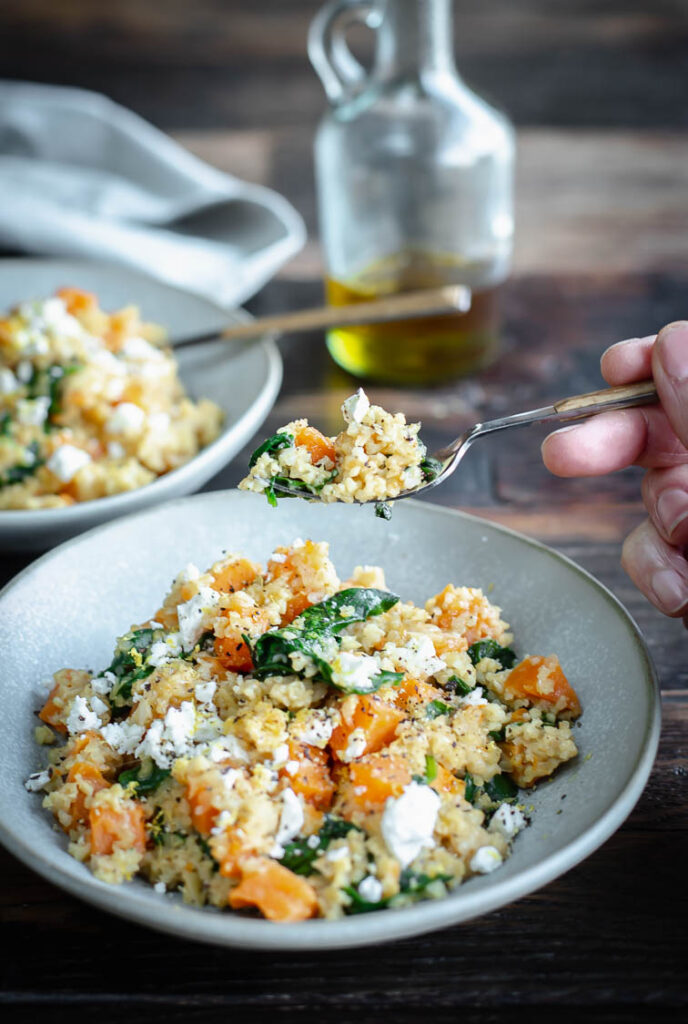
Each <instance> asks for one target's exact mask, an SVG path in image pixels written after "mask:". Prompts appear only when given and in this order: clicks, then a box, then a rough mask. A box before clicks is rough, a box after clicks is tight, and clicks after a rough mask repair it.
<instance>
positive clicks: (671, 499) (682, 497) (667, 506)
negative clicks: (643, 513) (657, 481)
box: [657, 487, 688, 537]
mask: <svg viewBox="0 0 688 1024" xmlns="http://www.w3.org/2000/svg"><path fill="white" fill-rule="evenodd" d="M657 516H658V518H659V519H660V521H661V523H662V526H663V527H664V532H665V534H666V536H667V537H670V536H671V535H672V533H673V532H674V530H675V529H676V527H677V526H679V525H680V524H681V523H682V522H683V520H684V519H686V518H687V517H688V494H687V493H686V492H685V491H681V490H679V489H678V488H677V487H672V488H671V489H670V490H668V491H662V493H661V494H660V496H659V498H658V499H657Z"/></svg>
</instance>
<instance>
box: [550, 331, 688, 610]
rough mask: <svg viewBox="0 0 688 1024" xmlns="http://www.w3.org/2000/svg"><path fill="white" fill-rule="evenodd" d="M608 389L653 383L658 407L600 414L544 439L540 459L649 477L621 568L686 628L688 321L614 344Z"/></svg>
mask: <svg viewBox="0 0 688 1024" xmlns="http://www.w3.org/2000/svg"><path fill="white" fill-rule="evenodd" d="M601 367H602V376H603V377H604V379H605V380H606V381H607V383H608V384H610V385H616V384H630V383H632V382H633V381H637V380H646V379H647V378H649V377H653V378H654V381H655V384H656V386H657V392H658V394H659V398H660V404H659V405H656V406H642V407H639V408H636V409H623V410H619V411H618V412H606V413H601V414H600V415H599V416H594V417H592V419H589V420H586V421H584V422H582V423H577V424H574V425H572V426H568V427H564V428H563V429H562V430H557V431H556V432H555V433H553V434H550V435H549V437H547V438H545V441H544V443H543V445H542V457H543V460H544V463H545V465H546V466H547V468H548V469H549V470H550V472H552V473H555V474H556V475H557V476H566V477H569V476H601V475H603V474H604V473H613V472H614V471H615V470H617V469H623V468H625V467H626V466H631V465H636V466H642V467H644V468H645V469H646V470H647V472H646V473H645V476H644V477H643V483H642V495H643V502H644V503H645V508H646V509H647V513H648V518H647V519H646V520H645V522H644V523H641V525H640V526H638V527H637V528H636V529H635V530H633V532H632V533H631V534H629V536H628V537H627V538H626V540H625V542H624V545H623V552H622V556H621V564H622V565H623V567H624V569H625V570H626V572H627V573H628V575H629V576H630V577H631V579H632V580H633V582H634V583H635V585H636V587H638V589H639V590H640V591H642V593H643V594H645V596H646V597H647V598H648V599H649V600H650V601H651V602H652V603H653V604H654V605H656V607H657V608H659V610H660V611H662V612H664V614H665V615H670V616H672V617H675V618H677V617H679V616H683V618H684V623H685V624H686V625H687V626H688V561H686V547H687V546H688V321H685V320H680V321H677V322H676V323H672V324H668V326H666V327H663V328H662V330H661V331H660V332H659V334H658V335H657V337H656V339H655V338H654V337H648V338H633V339H632V340H630V341H621V342H619V343H618V344H616V345H612V347H611V348H608V349H607V351H606V352H605V353H604V355H603V356H602V360H601Z"/></svg>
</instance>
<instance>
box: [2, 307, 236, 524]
mask: <svg viewBox="0 0 688 1024" xmlns="http://www.w3.org/2000/svg"><path fill="white" fill-rule="evenodd" d="M221 423H222V412H221V410H220V408H219V407H218V406H217V405H215V403H214V402H211V401H208V400H206V399H202V400H200V401H198V402H193V401H191V399H190V398H189V397H188V396H187V395H186V393H185V391H184V388H183V386H182V384H181V382H180V380H179V376H178V373H177V364H176V361H175V359H174V357H173V355H172V352H171V350H170V348H169V347H168V346H167V345H166V344H165V342H164V331H163V329H162V328H161V327H158V326H156V325H155V324H150V323H144V322H142V321H141V319H140V316H139V312H138V310H137V309H136V308H135V307H127V308H125V309H121V310H119V311H117V312H115V313H106V312H104V311H103V310H102V309H101V308H100V306H99V303H98V299H97V298H96V296H95V295H92V294H91V293H89V292H85V291H81V290H79V289H77V288H62V289H60V290H59V291H58V292H57V294H56V295H55V296H53V297H51V298H47V299H41V300H37V301H31V302H22V303H20V304H19V305H18V306H16V307H15V308H14V309H12V310H10V312H9V313H7V314H6V316H5V317H4V318H2V319H0V510H1V509H5V510H7V509H47V508H53V509H54V508H64V507H66V506H68V505H72V504H74V503H75V502H82V501H91V500H92V499H94V498H102V497H106V496H108V495H112V494H118V493H120V492H122V491H130V490H133V489H135V488H138V487H142V486H144V485H145V484H148V483H150V482H151V481H153V480H155V479H156V478H157V477H159V476H161V475H163V474H164V473H167V472H169V471H170V470H172V469H176V468H177V467H178V466H181V465H182V464H183V463H185V462H187V461H188V460H189V459H190V458H192V457H193V456H194V455H196V454H197V453H198V451H199V450H200V449H201V448H202V447H204V446H205V445H207V444H209V443H210V442H211V441H213V440H214V439H215V438H216V437H217V435H218V433H219V431H220V427H221Z"/></svg>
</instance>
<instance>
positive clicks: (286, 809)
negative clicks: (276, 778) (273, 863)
mask: <svg viewBox="0 0 688 1024" xmlns="http://www.w3.org/2000/svg"><path fill="white" fill-rule="evenodd" d="M304 820H305V819H304V814H303V805H302V803H301V801H300V800H299V798H298V796H297V795H296V793H295V792H294V790H293V789H289V788H287V789H284V790H282V811H281V813H280V819H279V825H278V826H277V835H276V836H275V845H274V846H273V848H272V850H271V851H270V856H271V857H281V856H283V854H284V844H285V843H288V842H289V841H290V840H291V839H293V838H294V836H297V835H298V834H299V832H300V831H301V829H302V828H303V823H304Z"/></svg>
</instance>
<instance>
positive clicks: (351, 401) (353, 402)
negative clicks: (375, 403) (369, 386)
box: [342, 388, 370, 423]
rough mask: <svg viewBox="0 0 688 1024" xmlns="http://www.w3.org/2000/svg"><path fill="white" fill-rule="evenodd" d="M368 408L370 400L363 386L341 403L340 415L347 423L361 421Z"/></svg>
mask: <svg viewBox="0 0 688 1024" xmlns="http://www.w3.org/2000/svg"><path fill="white" fill-rule="evenodd" d="M368 409H370V401H369V400H368V396H367V395H366V393H365V391H364V390H363V388H359V389H358V391H357V392H356V394H355V395H351V396H350V397H349V398H347V399H346V400H345V401H344V402H343V403H342V416H343V417H344V419H345V420H346V422H347V423H361V422H362V420H363V417H364V416H365V414H366V413H367V412H368Z"/></svg>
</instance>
